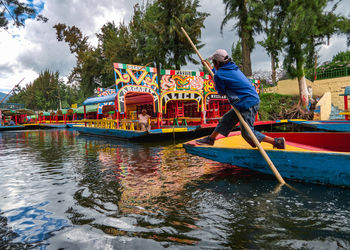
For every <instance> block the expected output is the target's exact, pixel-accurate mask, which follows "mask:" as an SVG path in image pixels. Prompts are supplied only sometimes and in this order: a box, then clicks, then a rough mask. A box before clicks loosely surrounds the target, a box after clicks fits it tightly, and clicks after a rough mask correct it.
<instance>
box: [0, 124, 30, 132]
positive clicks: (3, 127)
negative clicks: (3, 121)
mask: <svg viewBox="0 0 350 250" xmlns="http://www.w3.org/2000/svg"><path fill="white" fill-rule="evenodd" d="M19 129H25V127H24V126H22V125H14V126H0V131H10V130H19Z"/></svg>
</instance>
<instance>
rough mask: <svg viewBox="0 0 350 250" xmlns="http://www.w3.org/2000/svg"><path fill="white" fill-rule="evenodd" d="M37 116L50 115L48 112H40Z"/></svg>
mask: <svg viewBox="0 0 350 250" xmlns="http://www.w3.org/2000/svg"><path fill="white" fill-rule="evenodd" d="M39 115H40V116H50V115H51V114H50V112H46V111H44V112H43V111H42V112H39Z"/></svg>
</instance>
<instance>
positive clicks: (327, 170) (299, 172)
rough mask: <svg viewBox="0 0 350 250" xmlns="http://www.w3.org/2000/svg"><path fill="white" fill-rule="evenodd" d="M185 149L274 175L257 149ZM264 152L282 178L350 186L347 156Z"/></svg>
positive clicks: (197, 147) (186, 146) (199, 147)
mask: <svg viewBox="0 0 350 250" xmlns="http://www.w3.org/2000/svg"><path fill="white" fill-rule="evenodd" d="M184 147H185V149H186V151H187V152H188V153H190V154H193V155H198V156H201V157H204V158H208V159H211V160H214V161H217V162H222V163H229V164H232V165H235V166H239V167H243V168H248V169H251V170H254V171H258V172H261V173H265V174H273V173H272V171H271V170H270V168H269V166H268V164H267V163H266V161H265V160H264V158H263V157H262V156H261V154H260V152H259V151H258V150H257V149H236V148H216V147H201V146H193V145H191V144H184ZM266 153H267V154H268V155H269V157H270V159H271V160H272V162H273V163H274V165H275V166H276V168H277V169H278V171H279V172H280V174H281V176H282V177H283V178H289V179H294V180H300V181H303V182H309V183H317V184H330V185H336V186H346V187H350V153H340V152H297V151H296V152H290V151H283V150H267V151H266Z"/></svg>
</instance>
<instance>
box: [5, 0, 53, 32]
mask: <svg viewBox="0 0 350 250" xmlns="http://www.w3.org/2000/svg"><path fill="white" fill-rule="evenodd" d="M0 6H3V11H2V12H0V27H2V28H5V29H7V28H8V26H9V25H10V24H11V23H12V24H13V25H15V26H17V27H20V26H24V24H25V20H26V19H28V18H31V19H34V18H35V19H36V20H38V21H43V22H47V20H48V19H47V18H46V17H44V16H43V15H40V14H38V13H37V11H36V10H35V9H34V7H33V5H32V4H30V3H23V2H20V1H18V0H0ZM9 20H11V21H9Z"/></svg>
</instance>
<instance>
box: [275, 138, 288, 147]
mask: <svg viewBox="0 0 350 250" xmlns="http://www.w3.org/2000/svg"><path fill="white" fill-rule="evenodd" d="M273 147H274V148H278V149H285V148H286V140H285V139H284V137H279V138H275V142H274V144H273Z"/></svg>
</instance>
